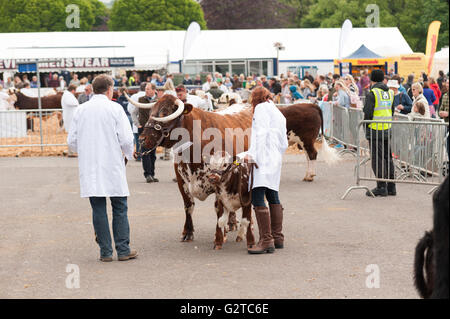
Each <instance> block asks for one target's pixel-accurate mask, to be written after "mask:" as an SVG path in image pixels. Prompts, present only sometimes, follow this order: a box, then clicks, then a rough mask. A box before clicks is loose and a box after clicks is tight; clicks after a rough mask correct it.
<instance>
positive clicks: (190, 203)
mask: <svg viewBox="0 0 450 319" xmlns="http://www.w3.org/2000/svg"><path fill="white" fill-rule="evenodd" d="M175 175H176V177H177V182H178V189H179V190H180V193H181V196H182V197H183V201H184V213H185V215H186V220H185V222H184V228H183V233H182V235H181V241H183V242H189V241H193V240H194V224H193V223H192V213H193V212H194V207H195V202H194V197H193V196H192V195H191V194H190V192H189V189H188V187H187V185H186V183H185V182H184V181H183V179H182V178H181V175H180V174H179V173H178V171H177V169H176V168H175Z"/></svg>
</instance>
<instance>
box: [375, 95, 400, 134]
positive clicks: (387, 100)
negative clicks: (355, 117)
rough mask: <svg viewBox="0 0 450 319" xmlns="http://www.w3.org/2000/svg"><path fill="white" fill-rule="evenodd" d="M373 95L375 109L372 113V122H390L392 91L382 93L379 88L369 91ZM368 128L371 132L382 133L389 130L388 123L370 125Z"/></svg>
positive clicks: (392, 100)
mask: <svg viewBox="0 0 450 319" xmlns="http://www.w3.org/2000/svg"><path fill="white" fill-rule="evenodd" d="M371 92H373V95H375V109H374V111H373V119H372V120H373V121H383V122H391V121H392V103H394V92H393V91H392V90H389V91H384V90H382V89H379V88H373V89H372V90H371ZM369 127H370V128H371V129H372V130H377V131H382V130H388V129H390V128H391V124H390V123H386V124H385V123H371V124H369Z"/></svg>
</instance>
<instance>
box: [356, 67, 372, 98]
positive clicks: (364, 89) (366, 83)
mask: <svg viewBox="0 0 450 319" xmlns="http://www.w3.org/2000/svg"><path fill="white" fill-rule="evenodd" d="M359 83H360V86H361V91H360V92H359V93H360V95H361V96H366V94H367V93H368V92H369V90H370V78H369V74H368V72H367V70H363V71H362V72H361V78H360V79H359Z"/></svg>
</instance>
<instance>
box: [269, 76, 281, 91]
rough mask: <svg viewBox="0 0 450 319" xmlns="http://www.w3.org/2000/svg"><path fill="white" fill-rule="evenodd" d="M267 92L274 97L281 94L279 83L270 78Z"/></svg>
mask: <svg viewBox="0 0 450 319" xmlns="http://www.w3.org/2000/svg"><path fill="white" fill-rule="evenodd" d="M269 91H270V93H272V94H274V95H278V94H280V93H281V85H280V82H278V81H277V79H276V78H274V77H272V78H270V80H269Z"/></svg>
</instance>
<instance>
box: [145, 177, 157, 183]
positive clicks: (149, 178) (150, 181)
mask: <svg viewBox="0 0 450 319" xmlns="http://www.w3.org/2000/svg"><path fill="white" fill-rule="evenodd" d="M145 180H146V181H147V183H153V182H154V181H155V180H154V179H153V177H152V176H150V175H149V176H147V177H146V178H145Z"/></svg>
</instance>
